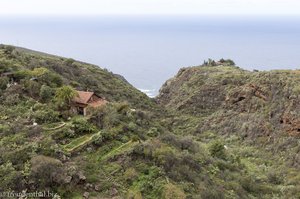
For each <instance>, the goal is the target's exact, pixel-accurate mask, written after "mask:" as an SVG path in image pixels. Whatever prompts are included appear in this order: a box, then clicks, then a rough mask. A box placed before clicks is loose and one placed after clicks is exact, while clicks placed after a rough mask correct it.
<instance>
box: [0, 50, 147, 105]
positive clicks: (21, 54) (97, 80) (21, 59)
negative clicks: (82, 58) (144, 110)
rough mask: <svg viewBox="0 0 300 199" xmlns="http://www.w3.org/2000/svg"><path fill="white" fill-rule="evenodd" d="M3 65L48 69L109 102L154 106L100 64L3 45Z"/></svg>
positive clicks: (0, 58)
mask: <svg viewBox="0 0 300 199" xmlns="http://www.w3.org/2000/svg"><path fill="white" fill-rule="evenodd" d="M1 49H2V50H1V51H0V66H1V70H2V71H3V72H9V71H11V70H14V71H15V70H24V69H30V70H32V69H34V68H41V67H43V68H47V69H49V70H50V71H51V72H54V73H56V74H58V75H59V77H61V78H62V80H63V83H64V84H70V85H71V86H73V87H75V88H77V89H80V90H91V91H94V92H96V93H98V94H99V95H101V96H103V97H105V98H107V99H108V100H109V101H128V102H129V103H130V104H134V105H135V106H139V107H149V106H151V104H152V102H151V100H150V99H149V98H148V97H147V96H146V95H145V94H144V93H142V92H140V91H138V90H137V89H136V88H134V87H133V86H132V85H130V84H129V83H128V82H127V81H126V80H125V79H124V78H123V77H122V76H120V75H116V74H113V73H112V72H109V71H107V70H106V69H102V68H100V67H98V66H95V65H91V64H87V63H84V62H79V61H75V60H73V59H70V58H69V59H67V58H63V57H59V56H54V55H49V54H46V53H41V52H37V51H32V50H28V49H25V48H19V47H13V46H5V45H2V46H1Z"/></svg>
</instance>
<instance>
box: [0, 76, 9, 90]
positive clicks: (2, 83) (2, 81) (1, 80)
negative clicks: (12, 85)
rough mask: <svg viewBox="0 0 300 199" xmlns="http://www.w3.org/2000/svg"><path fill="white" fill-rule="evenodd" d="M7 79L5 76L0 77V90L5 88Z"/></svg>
mask: <svg viewBox="0 0 300 199" xmlns="http://www.w3.org/2000/svg"><path fill="white" fill-rule="evenodd" d="M8 82H9V79H8V78H7V77H0V90H5V89H6V88H7V84H8Z"/></svg>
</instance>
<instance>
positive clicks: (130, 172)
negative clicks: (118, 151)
mask: <svg viewBox="0 0 300 199" xmlns="http://www.w3.org/2000/svg"><path fill="white" fill-rule="evenodd" d="M137 177H138V173H137V172H136V170H135V169H134V168H132V167H131V168H128V169H127V170H126V171H125V173H124V178H125V179H126V181H127V182H129V183H132V182H133V181H134V180H135V179H136V178H137Z"/></svg>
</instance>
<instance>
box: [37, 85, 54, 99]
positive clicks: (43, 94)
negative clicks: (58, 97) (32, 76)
mask: <svg viewBox="0 0 300 199" xmlns="http://www.w3.org/2000/svg"><path fill="white" fill-rule="evenodd" d="M52 94H53V91H52V88H51V87H49V86H46V85H43V86H42V87H41V89H40V94H39V95H40V98H41V100H42V101H43V102H47V101H50V99H51V98H52Z"/></svg>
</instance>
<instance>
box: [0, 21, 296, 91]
mask: <svg viewBox="0 0 300 199" xmlns="http://www.w3.org/2000/svg"><path fill="white" fill-rule="evenodd" d="M0 43H3V44H11V45H17V46H21V47H25V48H29V49H33V50H38V51H43V52H47V53H50V54H55V55H60V56H64V57H71V58H74V59H77V60H81V61H84V62H89V63H93V64H96V65H99V66H100V67H102V68H106V69H108V70H110V71H112V72H114V73H117V74H120V75H122V76H124V77H125V78H126V79H127V80H128V81H129V82H130V83H131V84H132V85H133V86H135V87H136V88H138V89H140V90H141V91H143V92H145V93H146V94H147V95H149V96H150V97H154V96H156V95H157V93H158V91H159V88H160V87H161V85H162V84H163V83H164V82H165V81H166V80H167V79H169V78H171V77H172V76H174V75H175V74H176V73H177V71H178V70H179V69H180V68H181V67H188V66H195V65H200V64H202V63H203V61H204V60H207V59H208V58H212V59H220V58H225V59H227V58H230V59H232V60H234V61H235V62H236V64H237V65H238V66H241V67H242V68H245V69H248V70H253V69H257V70H271V69H296V68H300V18H298V17H279V16H276V17H270V16H269V17H266V16H256V17H253V16H252V17H251V16H214V17H212V16H95V17H79V16H77V17H76V16H74V17H1V18H0Z"/></svg>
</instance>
